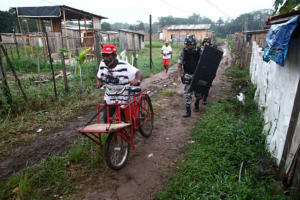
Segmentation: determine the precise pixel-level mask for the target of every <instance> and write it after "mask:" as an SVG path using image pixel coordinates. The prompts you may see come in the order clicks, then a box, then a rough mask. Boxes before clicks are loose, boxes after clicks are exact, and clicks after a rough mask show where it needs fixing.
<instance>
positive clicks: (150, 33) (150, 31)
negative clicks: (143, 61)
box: [149, 15, 152, 70]
mask: <svg viewBox="0 0 300 200" xmlns="http://www.w3.org/2000/svg"><path fill="white" fill-rule="evenodd" d="M149 20H150V22H149V25H150V30H149V36H150V38H149V43H150V70H151V69H152V16H151V15H150V19H149Z"/></svg>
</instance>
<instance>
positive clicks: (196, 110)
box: [194, 100, 200, 112]
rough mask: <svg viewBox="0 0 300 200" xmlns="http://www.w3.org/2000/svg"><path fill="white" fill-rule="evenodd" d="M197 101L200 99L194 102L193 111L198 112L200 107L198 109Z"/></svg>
mask: <svg viewBox="0 0 300 200" xmlns="http://www.w3.org/2000/svg"><path fill="white" fill-rule="evenodd" d="M199 101H200V100H196V102H195V108H194V112H199V111H200V109H199Z"/></svg>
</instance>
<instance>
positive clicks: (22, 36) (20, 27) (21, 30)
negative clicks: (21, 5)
mask: <svg viewBox="0 0 300 200" xmlns="http://www.w3.org/2000/svg"><path fill="white" fill-rule="evenodd" d="M17 18H18V24H19V29H20V33H21V38H22V43H23V48H24V52H25V56H26V57H27V51H26V46H25V41H24V35H23V29H22V25H21V22H20V18H19V17H17Z"/></svg>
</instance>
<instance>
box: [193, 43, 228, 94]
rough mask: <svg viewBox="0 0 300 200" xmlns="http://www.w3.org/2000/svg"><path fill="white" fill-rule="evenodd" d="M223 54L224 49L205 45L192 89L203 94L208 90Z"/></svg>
mask: <svg viewBox="0 0 300 200" xmlns="http://www.w3.org/2000/svg"><path fill="white" fill-rule="evenodd" d="M222 56H223V52H222V51H220V50H218V49H216V48H213V47H209V46H205V47H204V51H203V52H202V55H201V58H200V61H199V62H198V64H197V67H196V71H195V73H194V76H193V79H192V83H191V87H190V90H192V91H197V92H199V93H202V94H205V93H206V92H207V90H208V89H209V87H210V86H211V84H212V82H213V80H214V78H215V76H216V73H217V70H218V67H219V64H220V62H221V59H222Z"/></svg>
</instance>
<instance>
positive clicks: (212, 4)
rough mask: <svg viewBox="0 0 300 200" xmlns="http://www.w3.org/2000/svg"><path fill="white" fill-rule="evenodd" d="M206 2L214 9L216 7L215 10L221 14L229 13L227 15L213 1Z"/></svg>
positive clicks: (207, 0)
mask: <svg viewBox="0 0 300 200" xmlns="http://www.w3.org/2000/svg"><path fill="white" fill-rule="evenodd" d="M206 3H208V4H209V5H210V6H212V7H213V8H214V9H216V10H217V11H219V12H220V13H221V14H222V15H224V16H225V17H229V18H230V15H228V14H227V13H226V12H224V11H223V10H222V9H220V8H219V7H218V6H217V5H215V4H214V3H213V2H211V1H210V0H206Z"/></svg>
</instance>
